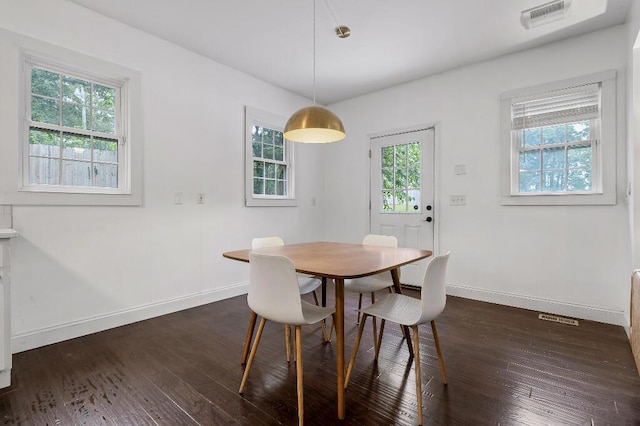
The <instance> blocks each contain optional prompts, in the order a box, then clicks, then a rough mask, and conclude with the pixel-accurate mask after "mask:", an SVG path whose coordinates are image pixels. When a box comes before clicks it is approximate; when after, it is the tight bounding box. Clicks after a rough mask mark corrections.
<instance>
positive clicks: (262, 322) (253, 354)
mask: <svg viewBox="0 0 640 426" xmlns="http://www.w3.org/2000/svg"><path fill="white" fill-rule="evenodd" d="M266 322H267V320H266V319H264V318H262V319H261V320H260V325H259V326H258V333H257V334H256V338H255V339H254V340H253V346H252V347H251V354H250V355H249V361H247V366H246V367H245V369H244V374H243V375H242V382H241V383H240V390H239V391H238V393H242V392H243V391H244V386H245V385H246V384H247V378H248V377H249V370H251V366H252V365H253V359H254V358H255V357H256V352H257V351H258V343H260V338H261V337H262V330H264V325H265V323H266Z"/></svg>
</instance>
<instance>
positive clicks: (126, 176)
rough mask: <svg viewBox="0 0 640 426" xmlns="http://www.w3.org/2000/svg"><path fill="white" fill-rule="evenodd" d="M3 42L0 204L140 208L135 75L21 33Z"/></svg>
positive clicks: (6, 36)
mask: <svg viewBox="0 0 640 426" xmlns="http://www.w3.org/2000/svg"><path fill="white" fill-rule="evenodd" d="M2 38H3V43H0V56H1V57H3V58H4V59H6V60H3V61H0V73H1V74H2V75H3V78H2V79H1V80H0V93H2V96H0V110H2V111H6V112H7V114H0V128H2V131H3V134H4V135H5V139H6V141H7V142H8V143H3V144H0V145H1V146H0V204H11V205H74V206H81V205H82V206H94V205H114V206H116V205H117V206H139V205H141V204H142V189H143V184H142V183H143V182H142V179H143V170H142V154H143V151H142V147H143V138H142V129H143V121H142V106H141V100H142V98H141V90H140V89H141V77H140V73H139V72H137V71H135V70H132V69H129V68H126V67H123V66H120V65H118V64H114V63H111V62H107V61H103V60H101V59H98V58H95V57H91V56H87V55H84V54H81V53H79V52H75V51H72V50H68V49H64V48H61V47H59V46H54V45H51V44H48V43H45V42H42V41H39V40H35V39H31V38H28V37H24V36H22V35H20V34H16V33H11V32H3V34H2ZM11 111H14V113H11Z"/></svg>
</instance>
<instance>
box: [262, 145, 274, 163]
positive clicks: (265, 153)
mask: <svg viewBox="0 0 640 426" xmlns="http://www.w3.org/2000/svg"><path fill="white" fill-rule="evenodd" d="M262 157H263V158H266V159H267V160H273V145H262Z"/></svg>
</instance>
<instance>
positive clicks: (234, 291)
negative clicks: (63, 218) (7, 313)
mask: <svg viewBox="0 0 640 426" xmlns="http://www.w3.org/2000/svg"><path fill="white" fill-rule="evenodd" d="M248 290H249V283H248V282H247V283H240V284H234V285H231V286H227V287H223V288H217V289H215V290H210V291H206V292H202V293H196V294H190V295H187V296H183V297H178V298H175V299H171V300H165V301H162V302H158V303H150V304H148V305H143V306H137V307H134V308H131V309H125V310H122V311H117V312H112V313H109V314H104V315H97V316H95V317H90V318H84V319H81V320H78V321H73V322H69V323H65V324H58V325H55V326H51V327H45V328H41V329H39V330H33V331H29V332H26V333H20V334H16V335H13V336H12V338H11V349H12V353H18V352H22V351H27V350H29V349H35V348H39V347H41V346H46V345H50V344H52V343H58V342H62V341H64V340H68V339H74V338H76V337H80V336H86V335H87V334H91V333H97V332H99V331H104V330H108V329H110V328H114V327H120V326H122V325H126V324H132V323H134V322H138V321H143V320H146V319H149V318H154V317H158V316H161V315H166V314H170V313H173V312H177V311H182V310H184V309H189V308H194V307H196V306H200V305H205V304H207V303H212V302H217V301H219V300H223V299H228V298H230V297H235V296H239V295H241V294H246V293H247V291H248Z"/></svg>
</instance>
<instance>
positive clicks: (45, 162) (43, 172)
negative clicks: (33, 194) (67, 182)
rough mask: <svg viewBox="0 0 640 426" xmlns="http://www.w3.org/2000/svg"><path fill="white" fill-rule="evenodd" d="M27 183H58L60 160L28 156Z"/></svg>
mask: <svg viewBox="0 0 640 426" xmlns="http://www.w3.org/2000/svg"><path fill="white" fill-rule="evenodd" d="M29 183H31V184H34V185H59V184H60V160H56V159H52V158H37V157H29Z"/></svg>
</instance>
